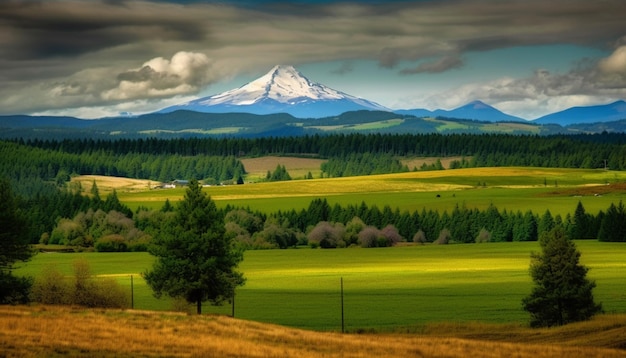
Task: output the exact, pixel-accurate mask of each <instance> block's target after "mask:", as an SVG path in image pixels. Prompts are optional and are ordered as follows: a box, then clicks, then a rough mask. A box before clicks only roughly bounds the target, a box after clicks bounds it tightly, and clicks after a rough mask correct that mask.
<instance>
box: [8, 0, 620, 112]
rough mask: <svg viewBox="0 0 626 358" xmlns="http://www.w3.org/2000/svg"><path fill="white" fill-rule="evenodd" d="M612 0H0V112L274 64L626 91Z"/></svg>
mask: <svg viewBox="0 0 626 358" xmlns="http://www.w3.org/2000/svg"><path fill="white" fill-rule="evenodd" d="M624 14H626V1H624V0H549V1H548V0H520V1H517V0H511V1H505V0H467V1H461V0H421V1H400V0H396V1H333V0H322V1H313V0H299V1H298V0H296V1H280V0H277V1H272V0H263V1H251V0H250V1H200V0H196V1H193V0H188V1H173V0H172V1H168V0H160V1H130V0H129V1H126V0H100V1H98V0H84V1H78V0H45V1H28V0H2V1H0V114H16V113H27V114H54V115H73V116H78V117H81V118H97V117H103V116H111V115H118V114H119V113H123V112H132V113H135V114H139V113H145V112H150V111H154V110H157V109H160V108H163V107H166V106H168V105H172V104H176V103H181V102H185V101H188V100H190V99H192V98H197V97H200V96H207V95H211V94H216V93H219V92H222V91H225V90H228V89H232V88H236V87H240V86H242V85H243V84H245V83H246V82H248V81H250V80H252V79H255V78H257V77H259V76H261V75H263V74H265V73H266V72H267V71H269V70H270V69H271V68H272V67H273V66H274V65H277V64H288V65H294V66H295V67H296V68H297V69H298V70H300V72H301V73H302V74H304V75H305V76H307V77H308V78H309V79H311V80H313V81H315V82H320V83H322V84H325V85H327V86H329V87H332V88H334V89H337V90H340V91H343V92H347V93H349V94H352V95H356V96H360V97H364V98H367V99H369V100H372V101H375V102H378V103H380V104H382V105H384V106H387V107H390V108H394V109H407V108H428V109H435V108H443V109H451V108H455V107H458V106H461V105H463V104H466V103H467V102H470V101H472V100H482V101H484V102H486V103H488V104H490V105H492V106H494V107H496V108H498V109H500V110H502V111H504V112H507V113H510V114H513V115H517V116H521V117H523V118H526V119H534V118H537V117H539V116H541V115H544V114H547V113H550V112H554V111H558V110H562V109H565V108H568V107H571V106H577V105H591V104H604V103H609V102H612V101H614V100H617V99H626V22H625V20H624Z"/></svg>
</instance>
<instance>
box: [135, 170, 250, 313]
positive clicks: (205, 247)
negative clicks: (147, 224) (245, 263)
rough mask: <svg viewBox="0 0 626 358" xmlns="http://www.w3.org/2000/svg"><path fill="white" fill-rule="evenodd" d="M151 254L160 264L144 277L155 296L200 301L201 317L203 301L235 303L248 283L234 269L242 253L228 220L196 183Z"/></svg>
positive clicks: (154, 242) (156, 263)
mask: <svg viewBox="0 0 626 358" xmlns="http://www.w3.org/2000/svg"><path fill="white" fill-rule="evenodd" d="M149 251H150V253H151V254H153V255H155V256H157V260H156V262H155V263H154V266H153V267H152V270H150V271H148V272H146V273H145V274H144V277H145V279H146V281H147V283H148V284H149V285H150V287H152V289H153V290H154V292H155V295H156V296H157V297H158V296H161V295H162V294H163V293H165V294H167V295H169V296H171V297H182V298H184V299H186V300H187V302H190V303H196V307H197V312H198V314H201V313H202V302H204V301H207V300H208V301H211V302H212V303H213V304H220V303H222V302H223V301H225V300H230V299H232V297H233V296H234V292H235V288H236V287H237V286H239V285H242V284H243V283H244V277H243V275H242V274H241V273H240V272H237V271H236V270H235V269H236V267H237V265H238V264H239V262H241V260H242V259H243V252H242V251H241V250H238V249H235V248H234V246H233V245H232V243H231V239H230V236H228V235H225V234H224V219H223V217H222V216H221V214H220V212H219V211H218V210H217V208H216V206H215V203H214V202H213V200H211V198H210V197H208V196H207V195H206V194H205V193H203V192H202V187H201V186H200V185H199V184H198V182H197V181H196V180H191V181H190V183H189V187H188V188H187V191H186V193H185V198H184V199H183V201H182V202H180V204H179V205H178V207H177V208H176V211H175V215H174V216H173V218H172V219H170V222H167V223H163V225H161V230H160V232H159V233H158V234H157V235H156V237H155V238H154V241H153V245H152V246H151V247H150V248H149Z"/></svg>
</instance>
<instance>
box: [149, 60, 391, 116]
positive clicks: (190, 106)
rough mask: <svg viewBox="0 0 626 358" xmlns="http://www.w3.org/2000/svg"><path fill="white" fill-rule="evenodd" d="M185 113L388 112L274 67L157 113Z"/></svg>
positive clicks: (287, 67)
mask: <svg viewBox="0 0 626 358" xmlns="http://www.w3.org/2000/svg"><path fill="white" fill-rule="evenodd" d="M179 109H186V110H192V111H198V112H213V113H224V112H248V113H254V114H270V113H280V112H283V113H289V114H291V115H293V116H296V117H301V118H305V117H312V118H319V117H326V116H333V115H339V114H341V113H344V112H347V111H354V110H381V111H389V109H387V108H385V107H383V106H381V105H379V104H377V103H374V102H370V101H367V100H365V99H362V98H358V97H355V96H351V95H349V94H347V93H343V92H340V91H337V90H334V89H332V88H330V87H326V86H324V85H322V84H319V83H316V82H313V81H311V80H309V79H308V78H306V77H305V76H303V75H302V74H301V73H300V72H299V71H298V70H296V68H295V67H293V66H290V65H277V66H274V67H273V68H272V69H271V70H270V71H269V72H267V73H266V74H264V75H263V76H261V77H259V78H257V79H256V80H253V81H252V82H249V83H247V84H245V85H243V86H241V87H239V88H236V89H233V90H230V91H226V92H222V93H220V94H216V95H213V96H209V97H204V98H199V99H196V100H193V101H191V102H187V103H183V104H181V105H177V106H172V107H168V108H165V109H163V110H161V111H160V112H172V111H175V110H179Z"/></svg>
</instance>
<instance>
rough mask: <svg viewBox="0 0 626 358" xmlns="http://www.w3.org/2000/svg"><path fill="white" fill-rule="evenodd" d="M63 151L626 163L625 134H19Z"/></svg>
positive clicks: (498, 163)
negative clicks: (96, 136)
mask: <svg viewBox="0 0 626 358" xmlns="http://www.w3.org/2000/svg"><path fill="white" fill-rule="evenodd" d="M14 142H16V143H18V144H23V145H27V146H30V147H36V148H41V149H46V150H52V151H61V152H64V153H74V154H81V153H93V152H99V151H104V152H105V153H111V154H113V155H124V154H127V153H137V154H139V153H142V154H149V155H180V156H195V155H201V154H202V155H208V156H222V157H228V156H235V157H238V156H249V157H254V156H264V155H270V154H272V155H307V156H311V155H314V156H317V157H320V158H326V159H328V158H335V157H339V158H341V157H345V156H348V155H351V154H353V153H361V154H363V153H383V154H390V155H392V156H428V157H449V156H465V157H468V158H469V157H471V160H469V161H468V163H467V165H469V166H474V167H484V166H509V165H515V166H537V167H564V168H572V167H575V168H601V167H605V166H606V167H608V168H611V169H615V170H625V169H626V146H625V145H624V144H626V134H625V133H602V134H580V135H553V136H539V135H508V134H380V133H379V134H358V133H354V134H330V135H318V134H316V135H307V136H297V137H263V138H234V137H233V138H179V139H157V138H148V139H116V140H95V139H66V140H61V141H55V140H40V139H35V140H28V141H24V140H21V139H18V140H15V141H14Z"/></svg>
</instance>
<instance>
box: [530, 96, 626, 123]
mask: <svg viewBox="0 0 626 358" xmlns="http://www.w3.org/2000/svg"><path fill="white" fill-rule="evenodd" d="M622 119H626V102H624V101H616V102H613V103H609V104H604V105H597V106H587V107H571V108H568V109H566V110H563V111H560V112H555V113H551V114H548V115H545V116H543V117H540V118H537V119H535V120H534V122H535V123H539V124H558V125H561V126H568V125H572V124H583V123H600V122H613V121H619V120H622Z"/></svg>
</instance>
